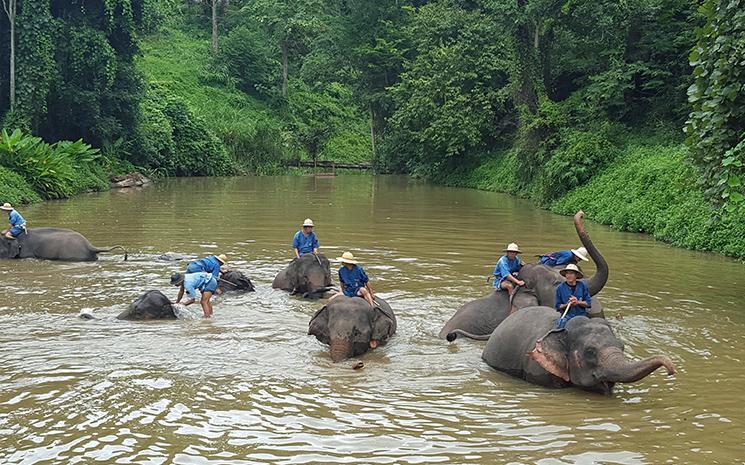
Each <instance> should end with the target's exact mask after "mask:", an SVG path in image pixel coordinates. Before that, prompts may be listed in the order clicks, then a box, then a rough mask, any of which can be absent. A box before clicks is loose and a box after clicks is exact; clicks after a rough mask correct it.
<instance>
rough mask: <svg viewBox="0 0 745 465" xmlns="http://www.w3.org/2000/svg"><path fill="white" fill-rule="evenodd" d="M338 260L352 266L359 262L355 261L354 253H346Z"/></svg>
mask: <svg viewBox="0 0 745 465" xmlns="http://www.w3.org/2000/svg"><path fill="white" fill-rule="evenodd" d="M336 259H337V260H339V261H340V262H342V263H349V264H350V265H356V264H357V260H355V259H354V255H352V252H344V253H343V254H341V257H337V258H336Z"/></svg>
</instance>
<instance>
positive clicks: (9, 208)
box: [0, 202, 13, 212]
mask: <svg viewBox="0 0 745 465" xmlns="http://www.w3.org/2000/svg"><path fill="white" fill-rule="evenodd" d="M0 210H3V211H6V212H9V211H11V210H13V206H12V205H11V204H9V203H8V202H5V203H4V204H3V206H2V207H0Z"/></svg>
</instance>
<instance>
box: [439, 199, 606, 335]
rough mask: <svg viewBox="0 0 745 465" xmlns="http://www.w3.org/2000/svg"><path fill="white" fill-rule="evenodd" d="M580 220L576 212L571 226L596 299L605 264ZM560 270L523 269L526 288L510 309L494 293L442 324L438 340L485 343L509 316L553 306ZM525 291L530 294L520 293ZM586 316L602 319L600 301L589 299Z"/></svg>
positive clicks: (506, 300)
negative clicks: (586, 257)
mask: <svg viewBox="0 0 745 465" xmlns="http://www.w3.org/2000/svg"><path fill="white" fill-rule="evenodd" d="M583 217H584V213H583V212H582V211H579V212H577V214H576V215H574V226H575V229H576V230H577V235H578V236H579V240H580V241H581V242H582V245H584V246H585V248H587V251H588V253H589V254H590V258H592V260H593V262H595V265H596V267H597V271H596V272H595V274H594V275H592V276H591V277H589V278H587V279H585V280H584V281H585V284H587V287H588V290H589V291H590V295H595V294H597V293H598V292H600V290H601V289H603V286H605V283H606V282H607V281H608V263H607V262H606V261H605V258H603V256H602V255H601V254H600V252H599V251H598V249H597V247H595V245H594V244H593V243H592V240H590V236H589V235H588V234H587V231H585V226H584V224H583V221H582V218H583ZM561 268H563V267H561V266H558V267H550V266H546V265H542V264H540V263H531V264H527V265H525V266H523V267H522V269H521V270H520V275H519V276H520V279H521V280H523V281H525V286H524V287H520V288H518V289H517V291H516V293H515V296H514V297H513V299H512V302H511V305H510V300H509V297H508V294H507V292H505V291H495V292H493V293H492V294H490V295H489V296H487V297H484V298H481V299H477V300H474V301H471V302H468V303H466V304H465V305H464V306H463V307H461V308H460V309H459V310H458V311H457V312H456V313H455V315H453V316H452V317H451V318H450V320H448V322H447V323H445V326H443V328H442V330H441V331H440V334H439V337H441V338H445V339H447V340H448V341H449V342H452V341H454V340H455V339H456V338H457V337H458V336H465V337H469V338H472V339H480V340H486V339H488V338H489V335H490V334H491V333H492V331H494V329H495V328H496V327H497V326H498V325H499V324H500V323H501V322H502V321H503V320H504V319H505V318H506V317H507V316H508V315H510V314H511V313H514V312H516V311H517V310H520V309H521V308H525V307H530V306H536V305H545V306H549V307H553V306H554V304H555V303H556V287H557V286H558V285H559V284H561V283H562V282H564V277H563V276H561V275H560V274H559V270H560V269H561ZM525 288H527V290H529V292H525V291H522V290H523V289H525ZM495 294H496V295H495ZM588 313H589V314H590V316H593V317H596V316H597V317H602V316H603V310H602V305H601V303H600V300H599V299H592V307H591V308H589V309H588Z"/></svg>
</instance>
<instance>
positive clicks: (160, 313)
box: [116, 291, 176, 320]
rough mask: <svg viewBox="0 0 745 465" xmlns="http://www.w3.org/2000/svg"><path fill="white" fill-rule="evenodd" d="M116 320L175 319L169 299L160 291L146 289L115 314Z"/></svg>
mask: <svg viewBox="0 0 745 465" xmlns="http://www.w3.org/2000/svg"><path fill="white" fill-rule="evenodd" d="M116 318H117V319H118V320H175V319H176V312H175V310H174V308H173V304H172V303H171V299H169V298H168V297H166V295H165V294H163V293H162V292H160V291H147V292H145V293H144V294H142V295H141V296H140V297H139V298H138V299H137V300H135V301H134V302H132V303H131V304H130V305H129V307H127V309H126V310H124V311H123V312H122V313H120V314H119V315H117V317H116Z"/></svg>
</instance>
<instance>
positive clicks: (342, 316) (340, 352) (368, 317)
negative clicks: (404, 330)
mask: <svg viewBox="0 0 745 465" xmlns="http://www.w3.org/2000/svg"><path fill="white" fill-rule="evenodd" d="M375 303H376V304H377V306H376V307H375V308H372V307H370V305H369V304H368V303H367V302H366V301H365V299H362V298H359V297H346V296H338V297H335V298H333V299H331V301H330V302H329V303H328V304H327V305H325V306H324V307H323V308H321V309H320V310H318V311H317V312H316V314H315V315H313V318H311V320H310V323H309V325H308V334H310V335H313V336H315V337H316V339H318V340H319V341H321V342H322V343H324V344H328V345H329V351H330V354H331V359H332V360H333V361H334V362H339V361H341V360H344V359H346V358H350V357H354V356H357V355H361V354H364V353H365V352H367V351H368V350H370V349H374V348H376V347H378V346H379V345H383V344H385V343H386V342H388V339H389V338H390V337H391V336H392V335H393V334H394V333H395V332H396V327H397V323H396V315H395V314H394V313H393V310H392V309H391V307H390V305H388V302H386V301H385V300H383V299H381V298H379V297H376V298H375Z"/></svg>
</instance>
